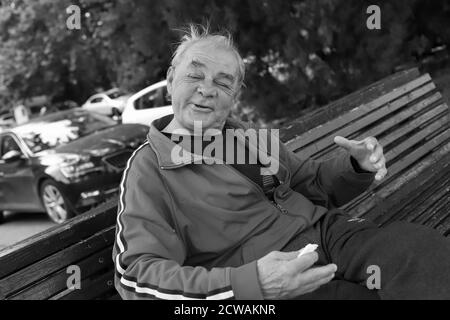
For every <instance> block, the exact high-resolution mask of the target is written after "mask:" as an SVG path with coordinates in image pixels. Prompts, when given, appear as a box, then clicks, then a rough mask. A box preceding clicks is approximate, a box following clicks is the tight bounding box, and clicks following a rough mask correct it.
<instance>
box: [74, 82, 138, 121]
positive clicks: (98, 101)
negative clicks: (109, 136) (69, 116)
mask: <svg viewBox="0 0 450 320" xmlns="http://www.w3.org/2000/svg"><path fill="white" fill-rule="evenodd" d="M130 96H131V94H126V93H125V92H123V91H121V90H119V89H117V88H114V89H111V90H108V91H105V92H101V93H97V94H94V95H93V96H91V97H90V98H89V99H88V100H87V101H86V102H85V103H84V104H83V105H82V106H81V107H82V108H83V109H86V110H89V111H94V112H97V113H100V114H103V115H106V116H114V115H117V114H121V113H122V112H123V109H124V108H125V104H126V102H127V99H128V98H129V97H130Z"/></svg>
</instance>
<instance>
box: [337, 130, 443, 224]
mask: <svg viewBox="0 0 450 320" xmlns="http://www.w3.org/2000/svg"><path fill="white" fill-rule="evenodd" d="M449 132H450V130H447V131H445V132H443V133H441V134H440V135H438V136H437V137H435V138H433V139H432V140H430V141H428V142H427V143H426V144H424V145H423V146H421V147H419V148H417V149H416V150H414V151H413V152H411V153H410V154H409V155H408V157H406V158H405V159H404V161H403V162H402V163H401V166H400V165H398V166H396V167H394V168H392V167H391V168H390V169H388V170H389V171H391V174H390V176H392V175H394V176H395V174H396V173H399V172H401V171H404V170H405V168H408V167H409V166H412V165H413V164H414V163H416V162H417V161H418V160H419V159H421V158H422V157H423V156H424V155H426V154H427V153H429V144H432V145H433V146H440V145H441V144H442V143H444V142H446V141H448V135H449ZM449 151H450V142H447V143H446V144H444V145H442V147H441V148H440V149H439V150H437V151H436V152H434V153H432V154H430V155H429V156H428V157H427V158H426V159H423V160H422V161H420V162H419V163H417V166H416V167H414V168H411V169H409V170H407V172H405V173H403V174H402V175H401V176H399V177H397V178H396V179H387V181H386V182H382V183H380V184H379V185H378V186H377V185H376V183H375V187H374V188H373V189H371V191H370V192H365V193H363V194H362V195H361V196H359V197H357V198H355V199H354V200H353V201H351V202H350V203H348V204H346V205H345V206H344V207H343V209H344V210H345V211H347V212H348V213H349V214H350V215H352V216H356V217H359V216H362V215H363V214H368V213H369V212H370V210H372V209H373V208H374V207H376V206H380V207H382V206H383V205H384V204H383V202H384V201H386V200H385V199H386V198H387V197H388V196H389V195H391V194H393V193H394V192H396V191H397V190H398V189H399V188H400V187H402V186H403V185H404V184H405V183H407V182H408V181H409V180H411V178H413V177H415V176H417V175H418V174H419V173H420V172H421V171H423V170H424V168H426V167H427V166H429V165H431V164H432V163H434V162H436V161H437V160H438V159H439V158H441V157H444V155H446V154H448V153H449ZM392 171H394V172H393V173H392ZM385 179H386V178H385ZM376 191H378V192H376ZM364 200H366V201H364Z"/></svg>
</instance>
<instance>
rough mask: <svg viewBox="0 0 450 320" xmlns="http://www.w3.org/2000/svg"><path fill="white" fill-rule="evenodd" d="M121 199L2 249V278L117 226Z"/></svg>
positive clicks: (0, 265) (0, 256) (0, 253)
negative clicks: (106, 228) (107, 228)
mask: <svg viewBox="0 0 450 320" xmlns="http://www.w3.org/2000/svg"><path fill="white" fill-rule="evenodd" d="M116 215H117V200H114V199H113V200H111V201H109V202H107V203H105V204H104V205H102V206H99V207H98V208H96V209H94V210H93V211H89V212H87V213H85V214H82V215H79V216H76V217H75V218H73V219H72V220H70V221H68V222H67V223H64V224H62V225H58V226H55V227H52V228H51V229H49V230H46V231H43V232H42V233H40V234H38V235H36V236H34V237H31V238H28V239H26V240H24V241H21V242H19V243H18V244H16V245H14V246H11V247H7V248H5V249H4V250H1V251H0V279H1V278H4V277H5V276H7V275H8V274H10V273H12V272H15V271H16V270H17V269H19V268H20V269H21V268H23V267H24V266H27V265H30V264H32V263H33V262H35V261H39V260H42V259H44V258H45V257H47V256H49V255H51V254H52V253H55V252H57V251H59V250H62V249H64V248H66V247H68V246H70V245H72V244H74V243H77V242H79V241H80V240H82V239H85V238H88V237H90V236H92V235H93V234H95V233H97V232H99V231H101V230H102V229H104V228H105V227H107V226H112V225H115V222H116Z"/></svg>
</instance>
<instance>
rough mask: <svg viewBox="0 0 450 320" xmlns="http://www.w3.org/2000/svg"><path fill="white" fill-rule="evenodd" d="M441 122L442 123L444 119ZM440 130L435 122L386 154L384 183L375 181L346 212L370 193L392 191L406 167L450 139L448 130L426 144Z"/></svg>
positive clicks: (346, 206) (351, 203)
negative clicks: (396, 180)
mask: <svg viewBox="0 0 450 320" xmlns="http://www.w3.org/2000/svg"><path fill="white" fill-rule="evenodd" d="M444 120H445V119H444ZM440 121H442V119H441V120H440ZM440 128H441V123H440V122H435V123H433V124H431V125H430V126H429V127H427V128H426V130H423V131H420V132H418V133H416V134H415V135H413V136H410V137H409V138H408V139H406V140H404V141H403V142H402V143H401V144H400V145H398V146H396V147H395V148H393V149H391V150H389V151H388V152H386V153H385V157H386V162H387V168H388V174H387V175H386V176H385V178H384V179H383V181H381V182H377V181H375V182H374V184H373V185H372V186H371V188H370V189H369V191H368V192H365V193H363V194H361V195H360V196H358V197H356V198H355V199H354V200H352V201H351V202H350V203H349V204H347V205H345V207H344V210H353V209H352V207H355V206H357V205H359V204H360V203H361V202H363V201H364V200H365V199H366V198H368V197H370V194H369V193H371V192H375V191H376V190H379V189H381V188H384V189H387V190H390V188H388V187H387V185H388V184H389V183H391V181H392V180H394V179H396V175H397V174H398V173H399V172H401V171H402V170H403V169H405V168H406V167H408V166H410V165H411V164H412V163H413V162H415V161H416V160H418V159H419V158H420V157H422V156H423V155H424V154H426V153H427V152H429V151H430V150H431V149H433V148H435V147H436V146H437V144H436V143H439V144H440V143H443V142H444V141H445V140H447V139H449V138H450V130H447V131H446V133H442V134H440V135H439V138H438V139H436V138H433V139H431V140H430V141H431V143H425V142H426V141H425V138H426V137H427V136H429V135H432V134H433V133H436V132H437V131H438V130H440ZM385 140H386V141H384V140H383V139H381V140H380V141H381V143H382V145H386V144H388V139H387V138H386V139H385ZM419 143H422V145H421V146H420V147H418V148H417V149H416V150H414V151H412V153H411V154H409V155H408V156H407V157H403V158H402V159H400V160H399V161H394V160H395V158H396V157H397V156H398V155H399V154H401V153H403V152H405V151H406V150H408V149H410V148H411V147H413V146H415V145H416V144H419ZM427 148H428V149H427ZM405 158H407V160H405ZM406 181H407V180H405V179H403V183H405V182H406ZM380 192H381V191H380Z"/></svg>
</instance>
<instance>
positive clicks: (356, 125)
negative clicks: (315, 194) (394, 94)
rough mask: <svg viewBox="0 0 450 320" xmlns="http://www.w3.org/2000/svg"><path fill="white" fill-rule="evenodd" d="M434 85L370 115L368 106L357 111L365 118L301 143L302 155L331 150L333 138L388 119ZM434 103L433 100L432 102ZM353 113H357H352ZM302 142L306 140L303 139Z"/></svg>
mask: <svg viewBox="0 0 450 320" xmlns="http://www.w3.org/2000/svg"><path fill="white" fill-rule="evenodd" d="M434 88H435V87H434V84H433V83H431V84H428V85H426V86H425V87H422V88H420V89H418V90H416V91H413V92H412V93H411V94H410V95H408V96H405V97H402V98H400V99H399V100H396V101H394V102H392V103H390V104H388V105H385V106H384V107H381V108H380V109H378V110H376V111H373V112H372V113H370V114H368V111H367V109H368V106H369V105H367V106H363V107H361V108H360V109H358V110H357V112H358V113H362V114H363V115H364V116H362V117H359V118H358V119H357V120H352V121H351V122H350V121H346V122H344V123H343V125H342V126H340V129H338V130H332V131H329V132H328V133H327V134H326V135H323V136H322V137H321V138H319V139H315V140H314V142H313V143H311V144H309V145H307V146H304V145H305V144H306V143H305V141H299V144H297V145H301V147H302V150H301V153H302V154H304V156H308V157H309V156H313V155H314V154H315V153H318V152H320V151H322V150H324V149H326V148H329V147H330V146H332V145H333V144H334V141H333V137H334V136H337V135H339V136H343V137H347V136H349V135H351V134H352V133H354V132H357V131H360V130H362V129H363V128H364V127H367V126H370V125H372V124H374V123H376V121H378V120H380V119H382V118H383V117H386V116H387V115H389V114H391V113H392V112H394V111H396V110H400V109H401V108H403V107H404V106H406V105H407V104H408V103H410V102H411V101H413V100H416V99H417V98H420V97H422V96H423V95H424V94H425V93H428V92H431V91H432V90H433V89H434ZM431 101H433V100H431ZM431 101H430V100H427V102H429V103H431ZM433 102H434V101H433ZM351 113H356V111H355V112H351ZM300 140H304V139H303V138H301V139H300Z"/></svg>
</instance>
